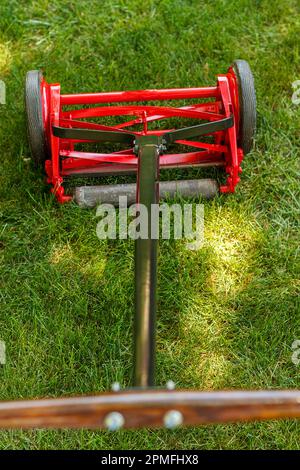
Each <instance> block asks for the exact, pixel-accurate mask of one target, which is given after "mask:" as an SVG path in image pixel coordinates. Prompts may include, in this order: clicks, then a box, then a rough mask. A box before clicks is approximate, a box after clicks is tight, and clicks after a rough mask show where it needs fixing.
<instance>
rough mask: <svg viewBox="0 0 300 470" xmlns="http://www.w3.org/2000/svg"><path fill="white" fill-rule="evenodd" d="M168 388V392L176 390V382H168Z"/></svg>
mask: <svg viewBox="0 0 300 470" xmlns="http://www.w3.org/2000/svg"><path fill="white" fill-rule="evenodd" d="M166 386H167V389H168V390H175V382H173V380H168V382H167V384H166Z"/></svg>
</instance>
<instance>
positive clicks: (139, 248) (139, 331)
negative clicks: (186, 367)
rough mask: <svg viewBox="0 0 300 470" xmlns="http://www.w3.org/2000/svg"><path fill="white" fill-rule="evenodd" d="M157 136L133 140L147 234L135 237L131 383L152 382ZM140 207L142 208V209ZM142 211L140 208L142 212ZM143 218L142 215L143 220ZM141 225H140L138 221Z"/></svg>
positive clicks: (154, 313) (149, 383) (142, 385)
mask: <svg viewBox="0 0 300 470" xmlns="http://www.w3.org/2000/svg"><path fill="white" fill-rule="evenodd" d="M160 141H161V137H157V136H142V137H140V138H139V139H138V140H137V147H138V175H137V203H138V204H141V205H143V206H144V208H145V209H146V210H147V215H146V216H147V227H144V228H145V229H146V230H147V232H148V233H147V238H142V235H141V237H140V238H137V239H136V241H135V348H134V355H135V370H134V385H135V386H137V387H149V386H152V385H153V384H154V363H155V317H156V277H157V245H158V241H157V239H152V236H151V228H152V217H151V207H152V204H158V201H159V194H158V193H159V181H158V177H159V142H160ZM144 208H142V209H144ZM142 214H143V212H140V216H142ZM145 222H146V220H144V219H142V223H143V224H144V223H145ZM140 228H141V225H140Z"/></svg>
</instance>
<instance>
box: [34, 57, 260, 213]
mask: <svg viewBox="0 0 300 470" xmlns="http://www.w3.org/2000/svg"><path fill="white" fill-rule="evenodd" d="M171 100H176V101H177V102H178V101H179V100H185V101H186V100H189V101H191V100H192V101H193V104H189V105H188V106H181V107H177V106H175V107H174V106H170V105H168V106H166V104H165V102H166V101H167V102H169V101H171ZM162 101H163V102H164V103H163V104H161V105H160V104H159V102H162ZM25 102H26V112H27V124H28V135H29V143H30V147H31V152H32V157H33V159H34V162H35V164H37V165H43V166H44V168H45V172H46V175H47V182H48V183H49V184H50V185H51V191H52V192H53V193H54V194H55V196H56V198H57V200H58V201H59V202H60V203H64V202H67V201H69V200H71V199H72V196H71V195H68V194H66V193H65V190H64V186H63V183H64V180H65V179H66V178H69V177H71V176H86V177H88V176H92V177H95V176H105V175H111V174H115V175H120V174H128V173H138V175H137V180H138V181H140V185H141V187H144V185H145V183H144V181H142V180H140V174H139V170H140V169H141V168H140V166H139V165H140V163H141V160H142V159H143V158H142V156H143V155H144V153H145V152H146V153H148V151H147V147H148V145H149V144H150V145H154V146H157V147H158V149H159V151H158V154H159V156H158V157H157V162H156V163H155V166H156V167H157V172H158V170H163V169H166V168H186V167H212V166H218V167H223V168H224V170H225V173H226V175H227V176H226V180H225V181H224V184H222V185H221V186H220V188H219V187H218V185H217V182H216V181H214V180H211V179H204V180H189V181H180V180H179V181H173V182H171V181H167V182H165V181H163V182H161V183H160V185H159V186H160V194H161V197H164V196H165V195H166V194H169V195H170V196H173V195H174V193H176V192H177V193H179V194H181V195H183V196H198V195H200V194H201V195H203V196H204V197H207V198H209V197H213V196H214V195H215V194H216V193H217V192H218V190H220V192H222V193H228V192H229V193H232V192H234V191H235V188H236V185H237V184H238V182H239V181H240V176H239V175H240V173H241V171H242V170H241V163H242V160H243V157H244V155H246V154H247V153H248V152H249V151H250V150H251V148H252V144H253V136H254V132H255V126H256V99H255V89H254V81H253V76H252V73H251V70H250V67H249V65H248V63H247V62H246V61H244V60H236V61H235V62H234V63H233V65H232V66H231V67H230V68H229V69H228V71H227V73H226V74H224V75H218V77H217V84H216V86H212V87H204V88H177V89H176V88H175V89H166V90H140V91H121V92H111V93H87V94H74V95H62V94H61V93H60V85H59V84H48V83H47V82H46V81H45V79H44V78H43V75H42V73H41V72H40V71H31V72H28V74H27V77H26V86H25ZM137 102H140V103H142V104H139V105H137V104H136V103H137ZM148 102H152V104H151V105H148V104H144V103H148ZM153 102H155V103H156V104H155V105H154V104H153ZM115 103H118V105H117V106H116V104H115ZM119 103H126V104H125V105H120V104H119ZM133 103H134V104H133ZM157 103H158V104H157ZM91 105H94V106H91ZM95 105H96V106H95ZM99 105H100V106H99ZM95 118H96V119H97V120H98V121H99V120H100V121H101V120H102V123H101V122H100V123H99V122H97V123H96V122H95ZM112 118H113V119H114V120H115V121H118V122H116V123H115V124H114V125H109V126H108V125H105V124H103V120H107V119H110V120H112ZM124 118H125V120H124ZM171 118H177V120H178V118H179V119H185V120H186V119H189V120H193V123H195V122H196V123H197V124H196V125H193V126H189V127H185V128H181V129H174V128H171V129H170V128H169V129H168V128H166V127H167V126H166V125H165V126H163V127H162V122H164V123H168V121H170V119H171ZM201 136H204V139H202V140H203V141H201V140H200V139H199V138H200V137H201ZM97 142H98V143H99V142H101V143H102V145H103V144H105V143H107V142H109V143H111V144H113V145H116V144H117V145H119V147H121V149H119V150H118V151H114V152H111V153H109V152H108V153H95V152H91V151H83V150H82V149H78V147H82V146H83V144H89V145H90V144H91V143H97ZM169 149H175V150H173V153H170V150H169ZM148 159H151V157H147V156H146V157H145V160H146V162H148ZM156 180H157V182H158V175H157V178H156ZM135 193H136V188H135V185H130V184H129V185H128V184H127V185H126V184H125V185H124V184H123V185H112V186H105V185H101V186H92V187H89V186H84V187H82V188H76V189H75V191H74V196H75V200H76V201H77V202H78V203H79V204H80V205H82V206H84V205H87V206H92V205H95V204H97V203H98V202H103V203H109V202H112V203H115V204H117V202H118V196H119V195H127V196H128V198H129V202H133V201H134V199H135Z"/></svg>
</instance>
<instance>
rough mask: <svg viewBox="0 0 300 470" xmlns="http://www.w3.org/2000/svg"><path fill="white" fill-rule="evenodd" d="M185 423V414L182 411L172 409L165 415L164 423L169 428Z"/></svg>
mask: <svg viewBox="0 0 300 470" xmlns="http://www.w3.org/2000/svg"><path fill="white" fill-rule="evenodd" d="M182 423H183V416H182V413H180V411H177V410H170V411H168V412H167V413H166V414H165V415H164V425H165V427H166V428H167V429H174V428H177V427H178V426H180V425H181V424H182Z"/></svg>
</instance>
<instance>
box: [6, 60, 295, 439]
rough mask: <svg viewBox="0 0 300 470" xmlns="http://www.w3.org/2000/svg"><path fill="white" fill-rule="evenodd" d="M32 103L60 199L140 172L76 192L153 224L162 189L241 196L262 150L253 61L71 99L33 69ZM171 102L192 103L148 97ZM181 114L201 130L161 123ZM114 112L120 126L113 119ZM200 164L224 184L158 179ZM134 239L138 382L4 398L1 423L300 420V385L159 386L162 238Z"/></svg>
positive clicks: (38, 143) (37, 151) (37, 144)
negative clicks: (212, 82)
mask: <svg viewBox="0 0 300 470" xmlns="http://www.w3.org/2000/svg"><path fill="white" fill-rule="evenodd" d="M25 99H26V111H27V122H28V134H29V142H30V147H31V151H32V156H33V159H34V161H35V163H36V164H37V165H44V168H45V172H46V175H47V181H48V183H49V184H50V185H51V191H52V193H53V194H54V195H55V196H56V198H57V200H58V202H59V203H64V202H67V201H70V200H71V199H72V197H73V196H72V195H70V194H66V192H65V190H64V185H63V183H64V181H65V179H66V178H69V177H71V176H92V177H95V176H105V175H110V174H115V175H120V174H123V175H124V174H130V173H136V174H137V177H136V185H135V184H114V185H112V186H110V185H101V186H84V187H80V188H76V189H75V191H74V197H75V200H76V201H77V202H78V203H79V204H80V205H81V206H87V207H91V206H93V205H95V204H97V203H99V202H102V203H112V204H115V205H117V204H118V198H119V196H120V195H122V196H124V195H127V196H128V198H129V202H134V200H136V202H137V203H139V204H143V205H144V206H146V208H147V213H148V227H151V205H152V204H157V203H158V201H159V193H160V195H161V196H162V197H164V196H165V195H167V194H169V195H171V196H172V195H174V194H175V193H179V194H181V195H182V196H193V197H195V196H199V195H202V196H204V197H207V198H210V197H213V196H214V195H215V194H217V193H218V192H219V191H220V192H221V193H233V192H234V191H235V188H236V185H237V184H238V182H239V180H240V173H241V171H242V170H241V163H242V160H243V157H244V155H246V154H247V153H248V152H249V151H250V150H251V148H252V145H253V137H254V132H255V126H256V99H255V89H254V81H253V77H252V73H251V70H250V67H249V65H248V63H247V62H245V61H243V60H237V61H235V62H234V63H233V65H232V66H231V67H230V68H229V69H228V71H227V73H226V74H224V75H218V77H217V84H216V86H212V87H205V88H178V89H165V90H142V91H124V92H111V93H88V94H78V95H77V94H76V95H61V94H60V86H59V84H48V83H47V82H46V81H45V80H44V78H43V75H42V73H41V72H39V71H31V72H28V74H27V78H26V89H25ZM170 100H176V101H180V100H190V101H192V104H188V105H187V104H184V106H180V107H177V106H170V105H168V106H167V105H166V104H165V103H163V104H162V105H158V104H151V105H149V104H147V105H146V104H144V103H145V102H154V103H157V102H160V101H163V102H165V101H170ZM137 102H139V103H140V104H139V105H137V104H136V103H137ZM115 103H118V105H116V104H115ZM119 103H126V104H125V105H120V104H119ZM132 103H133V104H132ZM92 105H93V106H92ZM95 118H96V119H97V122H95ZM173 118H175V120H176V119H178V118H180V119H181V120H182V119H190V120H191V121H190V123H191V122H192V125H189V126H188V127H183V128H177V127H174V126H173V125H170V124H166V125H164V126H162V122H164V123H168V122H169V123H170V120H171V121H172V120H173V121H174V119H173ZM107 119H109V120H110V121H109V122H111V121H112V119H114V120H115V124H113V125H111V124H110V125H107ZM101 120H102V123H101V122H99V121H101ZM103 120H104V123H103ZM173 121H172V122H173ZM195 121H196V124H195ZM99 143H101V145H103V147H104V146H105V145H106V144H107V143H109V144H110V145H111V146H114V147H115V146H118V149H117V150H116V148H114V150H113V151H110V152H105V153H95V152H91V151H90V148H89V149H88V151H87V149H84V146H85V145H86V144H88V146H89V147H90V146H93V145H95V146H96V145H99ZM174 149H175V150H174ZM193 166H195V167H211V166H218V167H222V168H224V170H225V175H226V176H225V180H224V182H223V184H221V185H220V186H219V185H218V184H217V182H216V181H215V180H212V179H204V180H185V181H183V180H179V181H164V182H161V183H160V182H159V172H160V170H163V169H166V168H179V169H180V168H185V167H193ZM135 195H136V196H135ZM135 243H136V246H135V322H134V323H135V346H134V352H135V360H134V362H135V363H134V387H133V388H132V389H128V390H124V391H122V390H119V388H118V387H114V391H112V392H109V393H103V394H99V395H96V396H89V397H86V396H82V397H71V398H57V399H52V400H49V399H42V400H28V401H19V402H7V403H5V402H0V427H4V428H11V427H26V428H32V427H55V428H64V427H78V428H81V427H87V428H101V427H103V428H107V429H110V430H116V429H120V428H121V427H143V426H146V427H160V426H165V427H167V428H173V427H176V426H178V425H181V424H183V425H196V424H203V423H211V422H227V421H237V420H240V421H248V420H253V419H272V418H283V417H300V392H299V391H298V390H290V391H280V390H277V391H228V392H222V391H221V392H201V391H188V390H186V391H183V390H179V391H177V390H174V389H173V388H174V387H173V385H172V383H171V384H170V383H169V386H167V388H166V389H158V388H154V382H155V381H154V362H155V361H154V356H155V316H156V299H155V298H156V264H157V240H156V239H151V237H150V236H148V238H147V239H142V238H138V239H137V240H136V242H135Z"/></svg>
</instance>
